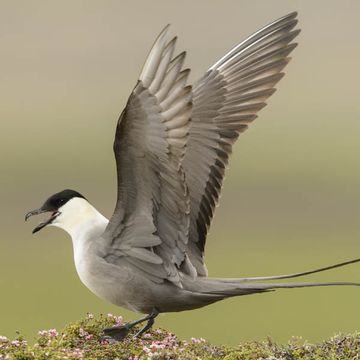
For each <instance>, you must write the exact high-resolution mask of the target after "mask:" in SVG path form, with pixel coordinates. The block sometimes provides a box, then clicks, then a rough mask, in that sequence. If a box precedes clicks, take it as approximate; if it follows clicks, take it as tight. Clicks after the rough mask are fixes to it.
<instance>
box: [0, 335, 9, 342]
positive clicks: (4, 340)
mask: <svg viewBox="0 0 360 360" xmlns="http://www.w3.org/2000/svg"><path fill="white" fill-rule="evenodd" d="M8 341H9V339H8V338H7V337H6V336H1V335H0V343H5V342H8Z"/></svg>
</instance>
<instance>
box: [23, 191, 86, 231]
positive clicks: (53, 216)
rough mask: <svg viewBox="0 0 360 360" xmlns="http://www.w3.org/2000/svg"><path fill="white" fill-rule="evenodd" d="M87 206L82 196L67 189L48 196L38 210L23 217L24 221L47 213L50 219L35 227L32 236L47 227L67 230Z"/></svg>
mask: <svg viewBox="0 0 360 360" xmlns="http://www.w3.org/2000/svg"><path fill="white" fill-rule="evenodd" d="M89 206H90V204H89V203H88V201H87V200H86V199H85V197H84V196H83V195H81V194H80V193H78V192H77V191H74V190H69V189H67V190H63V191H60V192H58V193H56V194H54V195H52V196H50V197H49V198H48V199H47V200H46V201H45V202H44V204H43V205H42V206H41V207H40V208H38V209H35V210H32V211H29V212H28V213H27V214H26V215H25V221H26V220H27V219H29V217H31V216H33V215H39V214H42V213H46V212H48V213H50V217H49V218H47V219H46V220H45V221H43V222H41V223H40V224H39V225H38V226H36V228H35V229H34V230H33V231H32V232H33V234H34V233H36V232H38V231H40V230H41V229H43V228H44V227H45V226H47V225H53V226H57V227H60V228H62V229H64V230H68V228H69V227H70V226H72V225H73V223H74V221H75V222H76V221H77V220H78V217H79V216H81V215H82V213H83V211H82V210H84V209H87V208H88V207H89Z"/></svg>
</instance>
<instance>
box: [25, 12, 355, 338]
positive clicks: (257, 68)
mask: <svg viewBox="0 0 360 360" xmlns="http://www.w3.org/2000/svg"><path fill="white" fill-rule="evenodd" d="M297 23H298V20H297V13H296V12H292V13H290V14H288V15H285V16H283V17H281V18H279V19H277V20H275V21H273V22H271V23H269V24H268V25H266V26H264V27H262V28H261V29H260V30H258V31H256V32H255V33H254V34H252V35H251V36H249V37H248V38H246V39H245V40H244V41H242V42H240V43H239V44H238V45H236V46H235V47H234V48H232V49H231V50H230V51H229V52H228V53H227V54H226V55H225V56H223V57H222V58H221V59H220V60H218V61H217V62H216V63H215V64H214V65H212V66H211V67H210V68H209V69H208V70H207V71H206V73H205V75H204V76H202V77H201V78H200V80H198V81H197V82H195V83H194V85H192V86H190V85H188V84H187V79H188V76H189V73H190V70H189V69H188V68H185V67H184V61H185V56H186V52H181V53H179V54H178V55H174V53H175V44H176V39H177V38H176V37H171V36H170V35H169V25H167V26H166V27H165V28H164V29H163V30H162V32H161V33H160V35H159V36H158V37H157V39H156V41H155V43H154V44H153V46H152V48H151V50H150V53H149V54H148V57H147V59H146V61H145V64H144V66H143V69H142V71H141V74H140V76H139V78H138V81H137V83H136V86H135V87H134V89H133V91H132V92H131V94H130V97H129V99H128V101H127V104H126V106H125V108H124V110H123V111H122V113H121V115H120V117H119V119H118V122H117V125H116V133H115V140H114V145H113V148H114V154H115V159H116V167H117V201H116V206H115V210H114V213H113V215H112V216H111V218H110V219H107V218H106V217H105V216H103V215H102V214H101V213H100V212H99V211H97V210H96V208H95V207H94V206H93V205H92V204H91V203H90V202H89V201H88V200H87V198H85V196H83V195H82V194H81V193H79V192H77V191H75V190H70V189H66V190H63V191H61V192H58V193H56V194H54V195H52V196H50V197H49V198H48V199H47V200H46V201H45V202H44V203H43V205H42V206H41V207H40V208H38V209H36V210H32V211H30V212H28V213H27V214H26V216H25V220H28V219H29V218H30V217H31V216H34V215H39V214H41V213H50V217H49V218H48V219H47V220H45V221H43V222H41V223H40V224H39V225H38V226H36V227H35V228H34V230H33V233H36V232H38V231H40V230H41V229H43V228H45V227H47V226H55V227H58V228H61V229H63V230H65V231H66V232H67V233H68V234H69V235H70V236H71V239H72V243H73V251H74V262H75V267H76V270H77V273H78V275H79V278H80V280H81V281H82V282H83V283H84V284H85V285H86V287H87V288H88V289H90V291H92V292H93V293H94V294H95V295H97V296H98V297H100V298H102V299H105V300H107V301H109V302H111V303H113V304H115V305H118V306H120V307H123V308H126V309H129V310H132V311H135V312H138V313H142V314H144V315H145V316H144V317H142V318H140V319H139V320H136V321H132V322H129V323H127V324H125V325H121V326H120V325H119V326H113V327H110V328H106V329H104V330H103V333H104V335H105V336H106V337H108V338H110V339H114V341H121V340H123V339H124V338H125V337H126V336H127V335H128V334H129V332H130V330H132V329H133V328H134V326H135V325H138V324H143V327H142V328H141V329H140V330H138V331H137V332H136V334H135V336H136V337H140V336H141V335H142V334H144V333H145V332H146V331H148V330H149V329H150V328H151V327H152V325H153V324H154V321H155V318H156V317H157V316H158V314H160V313H166V312H178V311H185V310H192V309H196V308H200V307H203V306H206V305H209V304H212V303H215V302H217V301H220V300H223V299H226V298H229V297H234V296H241V295H250V294H255V293H266V292H269V291H273V290H276V289H281V288H299V287H313V286H330V285H357V286H358V285H360V284H359V283H354V282H324V283H318V282H300V283H296V282H295V283H282V282H275V283H273V282H268V281H269V280H276V279H288V278H295V277H300V276H304V275H308V274H312V273H316V272H320V271H325V270H329V269H333V268H337V267H340V266H345V265H348V264H351V263H355V262H359V261H360V259H355V260H350V261H346V262H343V263H339V264H335V265H331V266H327V267H324V268H319V269H315V270H311V271H306V272H301V273H293V274H288V275H278V276H264V277H248V278H213V277H209V276H208V271H207V268H206V265H205V262H204V250H205V243H206V237H207V234H208V231H209V228H210V224H211V220H212V218H213V215H214V210H215V207H216V205H217V204H218V200H219V195H220V192H221V189H222V184H223V178H224V174H225V170H226V168H227V165H228V161H229V156H230V154H231V152H232V146H233V144H234V143H235V141H236V140H237V139H238V137H239V135H240V134H241V133H243V132H244V131H245V130H246V129H247V128H248V125H249V124H250V123H251V122H252V121H253V120H254V119H255V118H256V117H257V113H258V112H259V111H260V110H261V109H262V108H263V107H264V106H265V105H266V101H267V99H268V98H269V97H270V96H271V95H272V94H273V93H274V92H275V85H276V84H277V83H278V81H279V80H280V79H281V78H282V77H283V75H284V73H283V69H284V68H285V66H286V65H287V64H288V62H289V60H290V57H289V55H290V53H291V52H292V51H293V50H294V49H295V47H296V46H297V44H296V43H295V42H294V39H295V38H296V37H297V35H298V34H299V32H300V30H299V29H297V28H296V27H297ZM259 281H260V282H259ZM261 281H262V282H261Z"/></svg>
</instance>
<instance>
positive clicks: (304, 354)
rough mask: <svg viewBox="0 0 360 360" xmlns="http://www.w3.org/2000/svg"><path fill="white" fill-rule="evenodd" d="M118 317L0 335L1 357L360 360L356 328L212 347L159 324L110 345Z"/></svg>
mask: <svg viewBox="0 0 360 360" xmlns="http://www.w3.org/2000/svg"><path fill="white" fill-rule="evenodd" d="M121 323H122V318H121V317H116V316H113V315H111V314H108V315H107V316H100V317H98V318H94V317H93V316H92V315H91V314H89V315H88V316H87V317H86V318H84V319H82V320H80V321H77V322H75V323H73V324H69V325H68V326H66V327H65V328H64V329H63V330H62V331H61V332H58V331H56V330H55V329H50V330H42V331H39V333H38V336H37V338H36V341H35V343H34V345H28V344H27V341H26V340H25V339H24V338H23V337H22V336H21V335H19V336H18V337H17V338H16V339H14V340H10V339H8V338H6V337H3V336H0V360H4V359H9V360H11V359H17V360H20V359H21V360H30V359H44V360H45V359H131V360H140V359H189V360H190V359H196V360H198V359H199V360H200V359H226V360H232V359H244V360H245V359H251V360H258V359H268V360H276V359H284V360H293V359H333V360H335V359H336V360H342V359H360V333H354V334H351V335H336V336H334V337H332V338H331V339H329V340H326V341H324V342H322V343H320V344H316V345H312V344H309V343H307V342H304V341H302V340H301V339H292V340H290V341H289V343H288V344H286V345H277V344H275V343H273V342H272V341H271V340H270V339H268V340H266V341H263V342H246V343H243V344H240V345H238V346H237V347H234V348H230V347H227V346H215V345H211V344H209V343H208V342H206V341H205V340H204V339H195V338H192V339H190V340H187V341H184V340H179V339H177V337H176V336H175V335H174V334H171V333H168V332H167V331H165V330H163V329H154V330H152V331H151V332H149V333H147V334H145V336H143V338H142V339H133V338H132V337H131V336H128V337H127V338H126V339H125V340H124V341H123V342H121V343H116V344H111V343H109V342H108V341H106V340H104V339H103V338H102V333H101V330H102V329H103V328H105V327H108V326H112V325H114V324H121Z"/></svg>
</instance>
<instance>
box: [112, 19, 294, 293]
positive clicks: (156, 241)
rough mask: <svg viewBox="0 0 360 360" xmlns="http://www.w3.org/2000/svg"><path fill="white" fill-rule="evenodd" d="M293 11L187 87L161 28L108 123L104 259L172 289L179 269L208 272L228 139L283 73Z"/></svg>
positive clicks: (186, 72) (183, 71)
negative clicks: (112, 176)
mask: <svg viewBox="0 0 360 360" xmlns="http://www.w3.org/2000/svg"><path fill="white" fill-rule="evenodd" d="M295 18H296V13H292V14H289V15H287V16H285V17H283V18H281V19H278V20H276V21H274V22H273V23H271V24H269V25H268V26H266V27H264V28H263V29H261V30H260V31H258V32H256V33H255V34H254V35H252V36H250V37H249V38H247V39H246V40H245V41H243V42H242V43H240V44H239V45H237V46H236V47H235V48H234V49H232V50H231V51H230V52H229V53H228V54H226V55H225V56H224V57H223V58H222V59H220V60H219V61H218V62H217V63H216V64H214V65H213V66H212V67H211V68H210V69H209V70H208V71H207V73H206V74H205V75H204V76H203V77H202V78H201V79H200V80H199V81H198V82H197V83H196V84H195V86H194V87H193V88H192V87H191V86H187V85H186V81H187V77H188V75H189V70H188V69H183V64H184V59H185V52H182V53H180V54H179V55H177V56H174V52H175V43H176V38H170V37H169V34H168V33H169V26H166V27H165V28H164V30H163V31H162V32H161V33H160V35H159V36H158V38H157V40H156V41H155V43H154V45H153V47H152V49H151V51H150V53H149V55H148V58H147V60H146V62H145V65H144V67H143V70H142V72H141V74H140V77H139V81H138V83H137V85H136V86H135V88H134V90H133V92H132V94H131V95H130V98H129V100H128V103H127V105H126V108H125V109H124V111H123V113H122V114H121V116H120V119H119V122H118V125H117V131H116V137H115V143H114V151H115V157H116V163H117V169H118V200H117V205H116V209H115V212H114V215H113V216H112V218H111V220H110V223H109V226H108V228H107V230H106V232H105V238H107V239H108V240H109V242H111V251H113V252H116V256H115V254H114V256H111V254H109V256H108V259H111V261H113V262H116V261H117V260H116V259H120V258H121V260H122V261H124V260H125V261H128V262H129V263H130V264H131V265H133V266H136V267H137V268H138V269H140V270H141V271H143V272H145V273H146V274H147V276H149V277H150V278H151V279H152V280H153V281H155V282H157V283H161V282H163V281H164V280H169V281H171V282H172V283H174V284H175V285H177V286H178V287H182V279H181V274H186V275H189V276H191V277H192V278H195V277H197V276H206V275H207V271H206V267H205V264H204V261H203V257H204V246H205V240H206V235H207V231H208V229H209V226H210V223H211V219H212V216H213V213H214V208H215V205H216V203H217V201H218V198H219V194H220V191H221V186H222V182H223V177H224V173H225V168H226V166H227V163H228V158H229V155H230V153H231V148H232V144H233V143H234V141H235V140H236V139H237V137H238V135H239V134H240V132H242V131H244V130H245V129H246V128H247V126H248V124H249V123H250V122H251V121H252V120H254V119H255V118H256V113H257V112H258V111H259V110H260V109H262V108H263V107H264V106H265V101H266V99H267V98H268V97H269V96H270V95H271V94H273V93H274V91H275V89H274V86H275V84H276V83H277V82H278V81H279V80H280V79H281V77H282V76H283V73H282V72H281V71H282V69H283V68H284V67H285V66H286V64H287V63H288V61H289V58H288V55H289V54H290V52H291V51H292V50H293V49H294V48H295V46H296V44H294V43H292V41H293V39H294V38H295V36H296V35H297V34H298V32H299V31H298V30H293V28H294V27H295V25H296V23H297V20H296V19H295ZM114 249H115V250H114Z"/></svg>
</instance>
